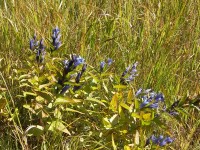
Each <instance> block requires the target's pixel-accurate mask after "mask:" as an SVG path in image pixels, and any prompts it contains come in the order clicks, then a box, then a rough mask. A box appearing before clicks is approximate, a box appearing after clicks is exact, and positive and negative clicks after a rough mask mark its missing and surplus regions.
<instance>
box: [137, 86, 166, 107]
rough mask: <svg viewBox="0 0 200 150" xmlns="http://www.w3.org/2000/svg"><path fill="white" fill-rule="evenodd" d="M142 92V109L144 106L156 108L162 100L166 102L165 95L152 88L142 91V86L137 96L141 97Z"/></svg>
mask: <svg viewBox="0 0 200 150" xmlns="http://www.w3.org/2000/svg"><path fill="white" fill-rule="evenodd" d="M140 94H142V97H141V99H142V103H141V104H140V108H141V109H142V108H144V107H146V108H152V109H155V108H158V107H159V104H160V102H164V95H163V94H162V93H158V94H157V93H156V92H154V91H152V90H151V89H147V90H144V91H143V92H142V89H141V88H140V89H139V90H138V91H137V92H136V94H135V96H136V97H138V98H140V97H139V95H140Z"/></svg>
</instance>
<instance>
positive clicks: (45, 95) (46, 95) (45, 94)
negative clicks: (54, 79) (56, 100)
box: [35, 91, 53, 102]
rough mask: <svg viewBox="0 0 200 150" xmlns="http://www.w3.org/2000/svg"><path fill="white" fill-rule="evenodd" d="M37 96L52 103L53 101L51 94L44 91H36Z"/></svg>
mask: <svg viewBox="0 0 200 150" xmlns="http://www.w3.org/2000/svg"><path fill="white" fill-rule="evenodd" d="M35 92H36V93H37V95H39V96H41V97H42V98H44V99H46V100H47V101H49V102H51V101H52V100H53V96H52V94H51V93H50V92H43V91H35Z"/></svg>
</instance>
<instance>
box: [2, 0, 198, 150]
mask: <svg viewBox="0 0 200 150" xmlns="http://www.w3.org/2000/svg"><path fill="white" fill-rule="evenodd" d="M56 26H58V27H59V28H60V30H61V41H62V46H61V47H60V49H59V51H58V52H56V54H52V53H50V45H51V34H52V29H53V28H55V27H56ZM0 33H1V34H0V118H1V120H2V121H0V131H1V129H3V130H4V129H5V128H6V129H5V130H6V132H5V131H4V132H1V133H0V148H1V147H5V146H9V145H10V149H17V148H18V149H21V148H23V149H28V148H30V149H31V148H33V147H34V146H35V147H36V149H40V148H41V147H42V148H43V149H45V148H46V149H67V145H68V147H69V149H90V148H91V149H95V148H99V149H109V148H113V149H117V148H122V147H123V146H124V145H123V144H125V146H124V147H123V148H124V149H125V150H129V148H131V147H135V149H139V148H144V146H145V140H146V138H148V137H147V136H149V135H150V134H152V132H153V129H152V125H154V124H151V123H150V122H151V120H153V119H155V118H154V117H155V116H154V115H155V113H156V112H155V111H150V110H145V111H144V112H143V111H142V112H141V111H139V108H137V106H139V104H137V99H136V98H135V97H134V92H135V91H136V90H137V89H139V88H140V87H142V88H144V89H148V88H152V89H153V90H154V91H157V92H160V91H161V92H162V93H163V94H164V95H165V102H166V105H167V106H168V107H170V106H171V105H172V104H173V103H174V101H176V100H179V109H178V110H177V111H179V115H180V116H179V118H176V119H174V118H173V117H171V116H169V115H167V114H166V115H163V116H162V121H163V120H165V121H164V123H163V122H162V123H160V125H158V130H159V131H162V129H164V130H166V132H165V131H164V133H166V134H168V135H171V136H173V137H174V138H175V141H174V143H173V144H171V145H170V147H169V149H195V148H196V149H198V147H200V144H199V142H200V141H199V139H200V137H199V134H197V132H198V131H199V130H200V129H199V126H200V125H199V121H198V120H199V119H200V118H199V102H198V101H199V94H200V39H199V33H200V1H198V0H185V1H181V0H174V1H169V0H160V1H159V0H151V1H147V0H144V1H142V0H118V1H115V0H110V1H106V0H99V1H92V0H74V1H73V0H1V1H0ZM34 33H35V34H36V35H37V38H38V40H39V39H42V38H43V39H44V43H45V46H46V48H47V54H46V62H47V64H46V66H45V65H44V64H43V65H39V66H38V64H37V63H36V61H35V54H34V52H32V51H30V50H29V40H30V39H31V38H32V36H33V35H34ZM70 54H78V55H80V56H82V57H83V58H84V59H85V61H86V62H87V64H88V72H87V73H85V75H84V79H83V81H82V80H81V83H82V82H84V83H86V85H88V86H85V87H83V90H81V92H78V93H73V91H70V92H69V95H68V97H67V98H66V97H65V98H64V99H63V97H60V96H59V94H58V93H56V90H55V86H56V84H57V80H58V78H59V77H61V76H62V69H63V66H62V61H63V60H64V59H66V58H68V59H69V55H70ZM107 58H112V59H113V60H114V63H113V64H112V66H111V68H109V69H108V70H105V74H100V73H99V65H100V62H101V61H106V60H107ZM136 61H138V62H139V65H138V77H136V79H135V81H134V83H133V84H131V85H125V86H124V85H120V83H119V80H120V75H121V74H122V72H123V71H124V69H125V68H126V67H127V66H128V65H129V64H132V63H134V62H136ZM43 67H44V68H46V70H45V69H44V68H43ZM78 69H80V68H78ZM76 71H77V70H76ZM76 71H75V72H76ZM75 72H73V73H75ZM70 84H74V80H73V81H70ZM58 88H60V87H58ZM131 97H132V99H131ZM133 97H134V98H133ZM35 100H36V101H35ZM132 100H133V102H132ZM139 102H140V101H139ZM69 103H70V104H69ZM49 105H52V106H49ZM133 105H134V106H133ZM66 106H67V107H66ZM129 109H130V110H129ZM131 109H132V110H131ZM134 109H135V112H132V111H133V110H134ZM122 110H124V111H125V112H123V111H122ZM126 115H129V116H128V117H127V119H130V118H129V117H131V119H130V120H131V121H133V122H134V121H135V120H139V121H138V122H137V121H136V122H134V123H135V124H134V125H135V128H133V129H131V131H134V133H127V132H128V130H127V129H128V126H129V123H130V122H129V121H130V120H126V119H124V118H126ZM83 116H84V117H83ZM119 116H120V117H119ZM57 119H59V121H58V122H57ZM70 119H72V120H70ZM95 119H96V120H95ZM120 119H121V120H120ZM145 119H146V122H148V123H147V124H148V125H147V126H148V127H146V126H145V125H144V124H145V123H144V122H145V121H144V120H145ZM111 120H112V121H111ZM175 120H176V121H175ZM149 121H150V122H149ZM116 122H117V123H119V122H120V123H119V126H116ZM95 123H97V124H95ZM101 123H102V124H101ZM112 123H113V124H112ZM154 123H155V122H154ZM156 123H157V124H159V123H158V122H156ZM123 124H125V125H124V126H123ZM149 124H150V125H149ZM113 125H114V126H115V127H114V128H113ZM143 125H144V126H143ZM58 126H59V129H58V130H59V131H62V132H64V133H60V132H58V133H59V134H55V133H54V132H55V131H57V128H58ZM140 126H141V127H140ZM164 126H165V127H164ZM166 126H167V127H166ZM89 127H90V128H89ZM86 128H87V129H86ZM70 129H71V130H72V131H73V132H74V133H72V131H70ZM28 131H30V132H29V134H34V133H35V132H36V133H37V134H38V135H37V138H35V137H29V136H28V133H27V132H28ZM50 131H52V132H53V133H51V132H50ZM82 131H84V132H83V133H81V132H82ZM86 131H88V133H86ZM32 132H34V133H32ZM94 134H95V135H94ZM105 136H106V138H105ZM118 136H119V137H120V138H119V137H118ZM4 137H5V138H4ZM13 137H14V138H13ZM139 137H140V138H139ZM117 138H119V139H120V140H121V141H120V140H118V139H117ZM128 138H129V139H128ZM138 138H139V139H138ZM15 140H16V142H15ZM138 140H139V141H140V143H139V144H138ZM10 143H12V144H10ZM16 143H17V144H16ZM133 143H134V144H138V145H137V147H136V146H133V145H128V144H133ZM152 148H155V147H152Z"/></svg>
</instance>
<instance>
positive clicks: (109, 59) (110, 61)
mask: <svg viewBox="0 0 200 150" xmlns="http://www.w3.org/2000/svg"><path fill="white" fill-rule="evenodd" d="M107 63H108V66H110V65H111V64H112V63H113V60H112V59H111V58H108V61H107Z"/></svg>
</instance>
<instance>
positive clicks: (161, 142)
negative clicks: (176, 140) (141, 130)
mask: <svg viewBox="0 0 200 150" xmlns="http://www.w3.org/2000/svg"><path fill="white" fill-rule="evenodd" d="M150 142H152V143H153V144H156V145H159V146H165V145H167V144H170V143H172V142H173V139H172V138H170V137H166V138H164V137H163V135H160V136H159V137H156V136H154V135H152V136H151V137H150V138H148V139H147V141H146V145H149V144H150Z"/></svg>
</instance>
